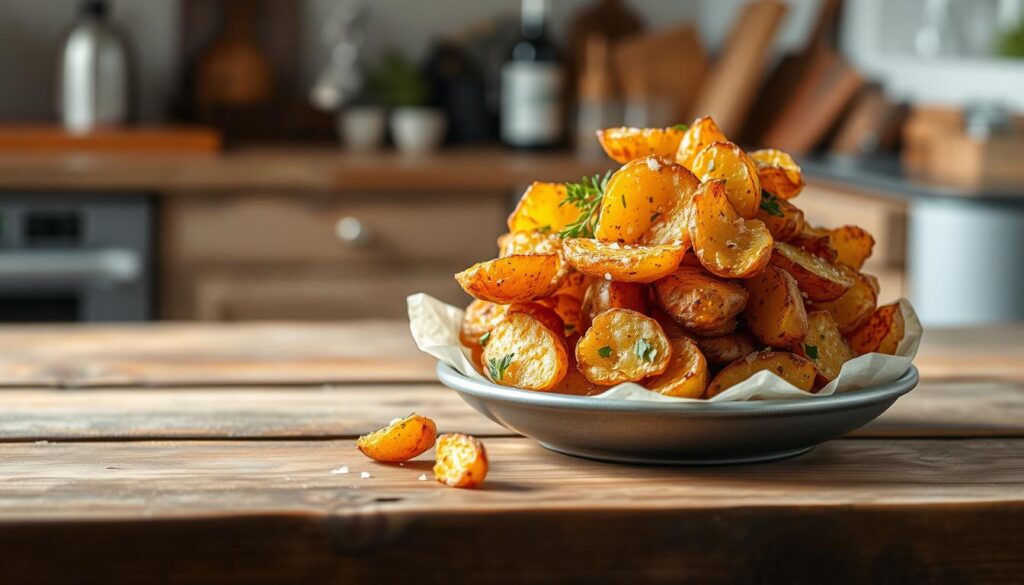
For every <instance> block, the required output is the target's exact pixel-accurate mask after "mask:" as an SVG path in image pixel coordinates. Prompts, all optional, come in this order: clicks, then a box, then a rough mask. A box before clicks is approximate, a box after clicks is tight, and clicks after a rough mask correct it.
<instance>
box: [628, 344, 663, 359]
mask: <svg viewBox="0 0 1024 585" xmlns="http://www.w3.org/2000/svg"><path fill="white" fill-rule="evenodd" d="M633 351H635V352H636V356H637V357H638V358H640V359H642V360H644V361H645V362H654V358H655V357H656V356H657V355H658V349H657V348H656V347H654V346H653V345H651V344H650V343H647V340H646V339H637V340H636V345H635V346H633Z"/></svg>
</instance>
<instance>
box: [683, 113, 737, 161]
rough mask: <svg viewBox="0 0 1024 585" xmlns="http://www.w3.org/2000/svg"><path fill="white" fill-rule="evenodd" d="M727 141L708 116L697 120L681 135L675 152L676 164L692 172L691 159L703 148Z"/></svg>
mask: <svg viewBox="0 0 1024 585" xmlns="http://www.w3.org/2000/svg"><path fill="white" fill-rule="evenodd" d="M727 141H728V139H727V138H726V137H725V134H722V131H721V130H719V129H718V125H717V124H715V121H714V120H712V119H711V117H710V116H704V117H703V118H697V119H696V120H694V121H693V124H690V127H689V128H688V129H687V130H686V132H685V133H684V134H683V138H682V140H680V141H679V149H678V150H677V151H676V163H678V164H680V165H683V166H684V167H686V168H688V169H690V170H693V159H695V158H697V154H698V153H699V152H700V151H702V150H704V148H705V147H706V146H708V145H710V144H713V143H715V142H727Z"/></svg>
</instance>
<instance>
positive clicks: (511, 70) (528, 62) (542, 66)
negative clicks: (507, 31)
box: [501, 0, 565, 148]
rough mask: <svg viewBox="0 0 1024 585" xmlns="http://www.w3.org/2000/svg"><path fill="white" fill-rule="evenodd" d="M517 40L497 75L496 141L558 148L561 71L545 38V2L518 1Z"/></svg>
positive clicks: (547, 14)
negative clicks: (519, 33)
mask: <svg viewBox="0 0 1024 585" xmlns="http://www.w3.org/2000/svg"><path fill="white" fill-rule="evenodd" d="M522 2H523V5H522V38H520V39H519V41H517V42H516V44H515V45H514V46H513V47H512V50H511V52H510V53H509V57H508V60H507V61H506V62H505V64H504V65H503V66H502V70H501V139H502V141H503V142H505V144H508V145H509V146H514V147H517V148H550V147H554V146H558V145H560V144H561V143H562V140H563V135H564V113H563V108H562V104H563V100H562V92H563V91H564V83H565V70H564V67H563V65H562V62H561V60H560V57H559V54H558V50H557V49H556V48H555V46H554V44H553V43H552V42H551V39H550V38H549V34H550V31H549V30H548V29H549V27H550V4H549V2H548V0H522Z"/></svg>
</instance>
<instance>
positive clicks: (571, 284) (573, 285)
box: [555, 272, 594, 302]
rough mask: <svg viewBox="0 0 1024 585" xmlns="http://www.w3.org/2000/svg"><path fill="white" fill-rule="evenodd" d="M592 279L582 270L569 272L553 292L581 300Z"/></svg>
mask: <svg viewBox="0 0 1024 585" xmlns="http://www.w3.org/2000/svg"><path fill="white" fill-rule="evenodd" d="M593 281H594V278H593V277H590V276H587V275H586V274H583V273H582V272H570V273H569V274H567V275H566V276H565V280H563V281H562V284H561V286H559V287H558V290H556V291H555V294H556V295H565V296H569V297H572V298H574V299H577V300H579V301H580V302H582V301H583V296H584V295H586V294H587V288H589V287H590V283H591V282H593Z"/></svg>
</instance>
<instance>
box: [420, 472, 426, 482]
mask: <svg viewBox="0 0 1024 585" xmlns="http://www.w3.org/2000/svg"><path fill="white" fill-rule="evenodd" d="M420 481H427V474H426V473H421V474H420Z"/></svg>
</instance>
